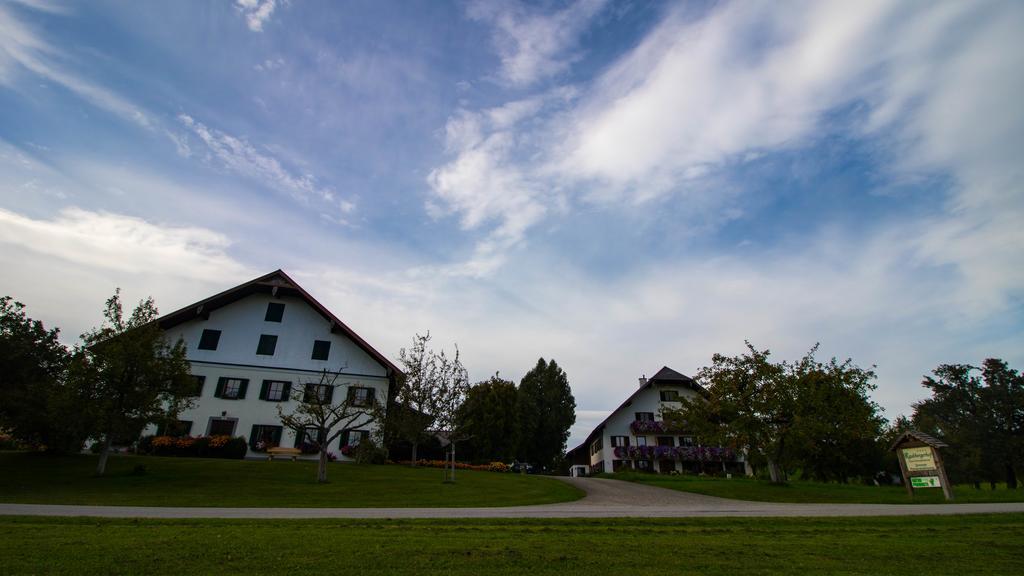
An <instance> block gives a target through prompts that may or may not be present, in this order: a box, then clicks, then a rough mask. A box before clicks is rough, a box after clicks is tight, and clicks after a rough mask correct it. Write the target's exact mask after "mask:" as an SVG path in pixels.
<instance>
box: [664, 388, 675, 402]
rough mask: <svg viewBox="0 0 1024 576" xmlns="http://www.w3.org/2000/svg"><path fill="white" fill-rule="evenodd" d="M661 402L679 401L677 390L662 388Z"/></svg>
mask: <svg viewBox="0 0 1024 576" xmlns="http://www.w3.org/2000/svg"><path fill="white" fill-rule="evenodd" d="M661 401H662V402H679V390H662V391H661Z"/></svg>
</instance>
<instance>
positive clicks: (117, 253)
mask: <svg viewBox="0 0 1024 576" xmlns="http://www.w3.org/2000/svg"><path fill="white" fill-rule="evenodd" d="M229 246H230V240H229V239H228V238H227V237H225V236H224V235H222V234H219V233H217V232H213V231H211V230H208V229H204V228H198V227H190V226H169V225H162V224H157V223H153V222H148V221H146V220H143V219H141V218H135V217H131V216H125V215H122V214H113V213H108V212H94V211H89V210H83V209H80V208H66V209H64V210H62V211H61V212H60V213H59V214H57V215H56V216H55V217H53V218H52V219H43V218H32V217H30V216H25V215H23V214H19V213H17V212H12V211H9V210H5V209H0V266H2V267H3V269H4V270H5V274H4V275H3V279H2V280H0V293H3V294H9V295H11V296H14V297H15V298H17V299H19V300H21V301H23V302H25V303H26V304H27V305H28V306H29V312H30V315H32V316H33V317H36V318H40V319H43V320H45V321H46V323H47V324H48V325H51V326H52V325H56V326H59V327H61V328H62V329H63V331H64V332H63V334H64V336H63V339H64V340H65V341H67V342H72V341H74V338H75V336H76V335H77V334H80V333H82V332H84V331H85V330H87V329H88V328H89V327H91V326H95V325H97V324H99V322H100V320H101V319H100V310H101V308H102V304H103V300H104V299H105V298H107V297H108V296H110V294H112V293H113V291H114V288H115V287H117V286H120V287H122V288H124V289H125V298H126V299H128V301H129V302H131V301H134V300H138V299H142V298H144V297H146V296H148V295H153V296H154V297H155V298H156V301H157V303H158V304H160V305H163V306H174V305H184V304H187V303H188V302H191V301H194V300H196V299H199V298H201V297H205V296H208V295H209V294H211V293H213V290H215V289H223V288H224V287H225V283H229V282H231V281H234V280H235V279H236V278H243V279H244V278H246V277H250V276H253V275H255V274H254V273H253V272H252V271H251V270H249V269H248V268H247V267H246V266H244V265H242V264H240V263H239V262H238V261H236V260H235V259H234V258H232V257H231V256H230V255H229V254H228V253H227V249H228V247H229Z"/></svg>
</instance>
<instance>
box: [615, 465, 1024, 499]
mask: <svg viewBox="0 0 1024 576" xmlns="http://www.w3.org/2000/svg"><path fill="white" fill-rule="evenodd" d="M602 477H604V478H615V479H617V480H628V481H631V482H640V483H643V484H649V485H651V486H660V487H662V488H671V489H673V490H681V491H683V492H694V493H697V494H707V495H708V496H719V497H721V498H734V499H737V500H755V501H759V502H824V503H862V504H911V503H913V504H926V503H927V504H940V503H943V502H945V501H946V500H945V499H944V498H943V496H942V490H941V489H938V488H935V489H928V490H915V491H914V498H913V499H911V498H910V497H908V496H907V491H906V489H905V488H903V487H902V486H865V485H862V484H830V483H823V482H806V481H793V482H790V483H789V484H785V485H776V484H772V483H771V482H768V481H767V480H755V479H752V478H744V477H733V478H729V479H726V478H711V477H700V476H663V475H660V474H641V473H636V472H618V473H615V474H605V475H603V476H602ZM953 495H954V496H956V499H955V500H954V501H953V502H954V503H964V502H1021V501H1024V489H1017V490H1007V489H1006V487H1005V486H1002V487H1001V488H1000V489H997V490H989V489H988V488H987V487H986V488H982V489H981V490H975V489H974V487H973V486H954V487H953Z"/></svg>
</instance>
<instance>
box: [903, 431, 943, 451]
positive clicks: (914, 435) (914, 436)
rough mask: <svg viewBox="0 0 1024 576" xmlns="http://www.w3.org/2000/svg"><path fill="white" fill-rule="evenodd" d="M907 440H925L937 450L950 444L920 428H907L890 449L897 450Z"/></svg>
mask: <svg viewBox="0 0 1024 576" xmlns="http://www.w3.org/2000/svg"><path fill="white" fill-rule="evenodd" d="M907 440H917V441H918V442H924V443H925V444H927V445H929V446H931V447H932V448H935V449H936V450H938V449H939V448H946V447H947V446H948V444H946V443H945V442H943V441H942V440H939V439H938V438H935V437H934V436H930V435H928V434H925V433H924V432H921V431H920V430H907V431H906V432H904V433H903V434H900V437H899V438H897V439H896V441H895V442H893V443H892V447H890V448H889V451H890V452H893V451H895V450H896V447H897V446H899V445H900V444H903V443H904V442H906V441H907Z"/></svg>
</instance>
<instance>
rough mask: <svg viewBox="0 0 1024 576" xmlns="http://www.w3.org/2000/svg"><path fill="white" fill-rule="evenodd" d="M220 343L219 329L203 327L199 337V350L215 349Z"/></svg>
mask: <svg viewBox="0 0 1024 576" xmlns="http://www.w3.org/2000/svg"><path fill="white" fill-rule="evenodd" d="M219 343H220V330H209V329H204V330H203V335H202V336H200V337H199V349H200V350H216V349H217V344H219Z"/></svg>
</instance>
